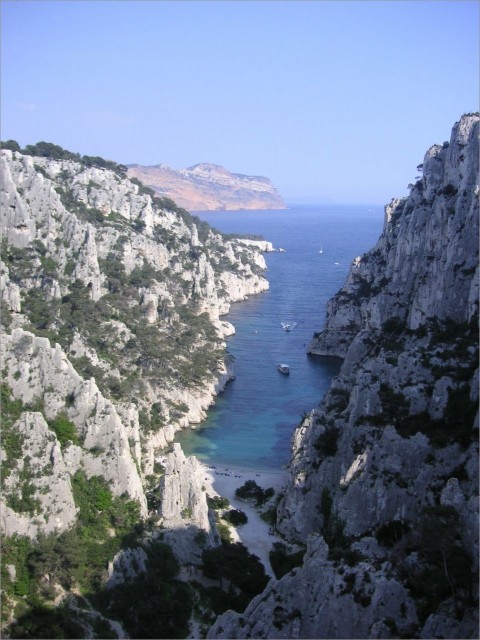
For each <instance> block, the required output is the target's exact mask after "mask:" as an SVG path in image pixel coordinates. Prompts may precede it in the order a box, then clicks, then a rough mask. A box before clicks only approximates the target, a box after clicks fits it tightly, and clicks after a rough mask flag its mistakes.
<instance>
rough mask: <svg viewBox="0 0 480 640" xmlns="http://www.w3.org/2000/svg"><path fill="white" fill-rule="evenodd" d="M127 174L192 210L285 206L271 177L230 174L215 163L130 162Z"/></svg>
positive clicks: (278, 207)
mask: <svg viewBox="0 0 480 640" xmlns="http://www.w3.org/2000/svg"><path fill="white" fill-rule="evenodd" d="M128 175H129V176H131V177H134V178H138V179H139V180H141V181H142V182H143V183H144V184H146V185H148V186H149V187H152V188H153V189H155V191H156V192H157V193H158V194H159V195H161V196H165V197H168V198H172V199H173V200H175V202H177V203H178V204H179V205H180V206H182V207H185V208H186V209H188V210H189V211H208V210H215V209H220V210H236V209H286V205H285V203H284V201H283V200H282V198H281V197H280V196H279V194H278V192H277V190H276V189H275V188H274V187H273V186H272V184H271V182H270V180H269V179H268V178H264V177H262V176H247V175H243V174H238V173H231V172H230V171H228V170H227V169H224V168H223V167H220V166H219V165H216V164H211V163H201V164H196V165H195V166H193V167H189V168H188V169H179V170H175V169H172V168H170V167H168V166H167V165H164V164H159V165H155V166H152V167H144V166H141V165H131V166H130V167H129V169H128Z"/></svg>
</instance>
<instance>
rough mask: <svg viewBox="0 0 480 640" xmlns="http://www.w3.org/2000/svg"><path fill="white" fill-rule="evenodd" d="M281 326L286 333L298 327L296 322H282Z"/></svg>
mask: <svg viewBox="0 0 480 640" xmlns="http://www.w3.org/2000/svg"><path fill="white" fill-rule="evenodd" d="M280 324H281V325H282V328H283V329H285V331H291V330H292V329H295V327H296V326H297V323H296V322H281V323H280Z"/></svg>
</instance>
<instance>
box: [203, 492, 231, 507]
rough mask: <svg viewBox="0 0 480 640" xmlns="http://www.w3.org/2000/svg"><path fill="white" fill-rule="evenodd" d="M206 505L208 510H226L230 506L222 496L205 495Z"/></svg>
mask: <svg viewBox="0 0 480 640" xmlns="http://www.w3.org/2000/svg"><path fill="white" fill-rule="evenodd" d="M207 504H208V506H209V507H210V509H217V510H218V509H227V508H228V507H229V505H230V502H229V500H228V498H224V497H222V496H208V495H207Z"/></svg>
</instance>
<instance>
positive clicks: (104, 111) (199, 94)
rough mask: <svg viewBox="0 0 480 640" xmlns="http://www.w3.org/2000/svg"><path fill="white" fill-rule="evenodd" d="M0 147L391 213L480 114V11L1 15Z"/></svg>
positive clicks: (42, 5) (214, 6)
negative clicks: (218, 175)
mask: <svg viewBox="0 0 480 640" xmlns="http://www.w3.org/2000/svg"><path fill="white" fill-rule="evenodd" d="M1 12H2V23H1V29H2V34H1V35H2V51H1V54H2V55H1V64H2V76H1V83H2V86H1V88H2V92H1V135H2V139H4V140H5V139H9V138H13V139H16V140H17V141H18V142H19V143H20V144H21V145H22V146H23V145H25V144H30V143H34V142H37V141H39V140H46V141H49V142H54V143H56V144H59V145H61V146H63V147H65V148H67V149H70V150H72V151H78V152H80V153H82V154H88V155H100V156H103V157H105V158H108V159H112V160H116V161H118V162H124V163H134V162H137V163H140V164H145V165H151V164H158V163H160V162H163V163H166V164H168V165H170V166H172V167H174V168H176V169H179V168H183V167H188V166H191V165H193V164H196V163H198V162H213V163H216V164H220V165H223V166H225V167H226V168H228V169H229V170H231V171H233V172H237V173H247V174H253V175H265V176H268V177H269V178H270V179H271V180H272V182H273V183H274V185H275V186H276V187H277V188H278V189H279V191H280V193H281V194H282V195H283V196H284V197H285V198H286V199H287V201H288V199H293V198H297V199H298V198H303V197H304V198H310V199H312V198H313V199H315V198H329V199H331V200H333V201H335V202H339V203H343V202H345V203H349V202H351V203H353V202H356V203H385V202H388V201H389V200H390V199H391V198H392V197H394V196H395V197H396V196H401V195H404V194H405V193H406V192H407V184H408V183H409V182H412V181H413V180H414V178H415V175H416V169H415V167H416V166H417V164H419V163H420V162H422V159H423V155H424V153H425V151H426V149H427V148H428V147H429V146H431V145H432V144H434V143H436V142H439V143H442V142H443V141H444V140H446V139H448V138H449V135H450V130H451V127H452V125H453V123H454V122H455V121H456V120H458V118H459V117H460V116H461V115H462V114H463V113H465V112H469V111H476V110H478V102H479V86H478V83H479V54H478V51H479V27H478V20H479V4H478V3H477V2H476V1H475V0H474V1H462V0H453V1H439V0H431V1H420V0H419V1H414V2H409V1H406V0H405V1H404V0H397V1H392V2H390V1H377V2H364V1H362V0H359V1H353V2H347V1H334V2H328V1H315V0H314V1H306V2H302V1H292V2H289V1H275V0H271V1H267V2H260V1H251V2H248V1H241V2H230V1H226V2H223V1H207V2H203V1H185V2H183V1H179V0H175V1H173V2H167V1H155V0H152V1H148V2H142V1H119V0H117V1H115V0H112V1H107V2H103V1H99V0H95V1H87V0H83V1H79V2H75V1H71V0H69V1H58V2H43V1H42V0H36V1H23V0H20V1H12V0H2V2H1Z"/></svg>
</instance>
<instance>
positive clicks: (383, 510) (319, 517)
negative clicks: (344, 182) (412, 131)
mask: <svg viewBox="0 0 480 640" xmlns="http://www.w3.org/2000/svg"><path fill="white" fill-rule="evenodd" d="M478 135H479V117H478V115H467V116H464V117H462V118H461V120H460V121H459V122H458V123H456V124H455V126H454V128H453V131H452V136H451V140H450V143H449V144H444V145H443V146H439V145H435V146H434V147H432V148H431V149H430V150H429V151H428V152H427V154H426V156H425V161H424V163H423V177H422V178H421V179H419V180H418V182H417V183H416V184H415V185H413V187H412V189H411V192H410V195H409V196H408V197H406V198H404V199H402V200H392V202H391V203H390V204H389V205H388V206H387V207H386V213H385V225H384V230H383V233H382V235H381V237H380V239H379V241H378V243H377V245H376V246H375V247H374V248H373V249H372V250H371V251H369V252H368V253H366V254H365V255H364V256H362V257H360V258H357V259H356V260H355V261H354V262H353V264H352V266H351V269H350V272H349V274H348V277H347V281H346V284H345V285H344V287H343V288H342V289H341V290H340V291H339V293H337V294H336V296H335V297H334V298H333V299H332V300H331V301H330V303H329V306H328V314H327V321H326V326H325V329H324V330H323V331H322V332H319V333H318V334H316V335H315V337H314V339H313V340H312V342H311V344H310V345H309V352H310V353H312V354H318V355H329V356H337V357H341V358H343V359H344V363H343V366H342V369H341V371H340V374H339V376H338V377H337V378H335V379H334V381H333V382H332V386H331V388H330V390H329V391H328V393H327V394H326V396H325V398H324V399H323V401H322V403H321V405H320V406H319V407H318V408H317V409H315V410H313V411H312V412H311V413H310V415H308V416H307V417H306V418H305V419H304V420H303V421H302V423H301V424H300V425H299V426H298V427H297V429H296V430H295V432H294V435H293V439H292V456H291V460H290V465H289V472H290V478H289V482H288V484H287V489H286V491H285V494H284V496H283V498H282V499H281V501H280V503H279V506H278V519H277V528H278V530H279V531H280V532H281V533H282V534H283V535H284V536H285V538H286V539H287V540H288V541H290V542H303V543H306V545H307V552H306V554H305V557H304V564H303V566H302V567H300V568H298V569H295V570H293V571H292V572H290V574H287V575H285V576H284V577H283V578H282V579H280V580H278V581H272V582H270V584H269V586H268V587H267V589H266V590H265V592H264V593H263V594H261V595H259V596H257V597H256V598H255V599H254V600H253V601H252V602H251V604H250V605H249V607H248V608H247V610H246V611H245V612H244V613H243V614H242V615H238V614H233V613H226V614H224V615H223V616H221V617H220V618H219V619H218V620H217V622H216V624H215V625H214V627H213V628H212V629H211V630H210V633H209V637H210V638H221V637H223V638H225V637H228V638H251V637H262V638H306V637H307V638H346V637H347V638H390V637H399V634H400V635H402V636H404V637H405V635H406V636H407V637H421V638H431V637H448V638H474V637H477V636H478V616H477V604H478V603H477V601H476V596H477V595H478V591H477V588H476V585H477V579H476V572H477V570H478V328H477V327H478V218H479V183H478V157H479V150H478ZM459 567H462V568H461V569H459ZM455 568H456V569H455ZM455 570H457V574H456V577H453V573H454V572H455ZM472 594H473V595H472Z"/></svg>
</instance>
